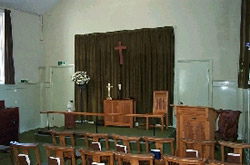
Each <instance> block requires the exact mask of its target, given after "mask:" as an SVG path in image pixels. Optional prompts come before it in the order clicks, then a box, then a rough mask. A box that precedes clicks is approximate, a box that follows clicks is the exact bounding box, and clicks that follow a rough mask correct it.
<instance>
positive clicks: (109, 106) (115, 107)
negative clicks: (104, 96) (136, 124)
mask: <svg viewBox="0 0 250 165" xmlns="http://www.w3.org/2000/svg"><path fill="white" fill-rule="evenodd" d="M134 106H135V102H134V100H132V99H124V100H104V101H103V112H104V114H106V116H105V117H104V125H105V126H107V125H115V126H129V127H130V128H133V117H125V116H123V114H133V113H134ZM108 114H110V116H109V115H108Z"/></svg>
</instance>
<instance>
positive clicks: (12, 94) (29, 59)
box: [0, 7, 43, 132]
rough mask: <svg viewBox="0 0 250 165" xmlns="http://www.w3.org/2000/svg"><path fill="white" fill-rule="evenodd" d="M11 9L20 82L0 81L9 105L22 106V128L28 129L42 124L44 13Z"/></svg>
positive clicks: (0, 97)
mask: <svg viewBox="0 0 250 165" xmlns="http://www.w3.org/2000/svg"><path fill="white" fill-rule="evenodd" d="M2 8H4V7H2ZM10 10H11V18H12V31H13V56H14V65H15V80H16V83H17V84H16V85H0V100H5V102H6V106H7V107H10V106H13V107H19V116H20V132H24V131H27V130H30V129H34V128H37V127H40V85H39V84H38V83H36V82H39V73H38V67H39V66H41V65H43V61H42V60H43V58H42V56H43V44H42V42H41V41H40V35H41V26H40V17H39V16H37V15H33V14H29V13H24V12H21V11H17V10H14V9H10ZM21 79H28V80H29V82H31V83H32V84H20V83H19V82H20V80H21ZM34 82H35V83H34Z"/></svg>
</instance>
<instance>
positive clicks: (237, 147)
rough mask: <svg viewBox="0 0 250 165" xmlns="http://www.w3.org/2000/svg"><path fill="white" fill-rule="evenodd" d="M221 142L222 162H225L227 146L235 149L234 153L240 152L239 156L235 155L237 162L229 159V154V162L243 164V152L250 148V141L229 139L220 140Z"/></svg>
mask: <svg viewBox="0 0 250 165" xmlns="http://www.w3.org/2000/svg"><path fill="white" fill-rule="evenodd" d="M219 144H220V146H221V160H222V162H225V147H228V148H231V149H233V150H234V151H233V153H237V154H239V157H238V158H237V157H235V158H233V159H234V160H233V161H236V162H232V161H229V160H228V159H229V156H227V162H228V163H238V164H242V154H243V152H242V151H243V149H247V148H250V144H249V143H236V142H229V141H222V140H220V141H219Z"/></svg>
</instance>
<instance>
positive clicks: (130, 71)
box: [75, 27, 174, 123]
mask: <svg viewBox="0 0 250 165" xmlns="http://www.w3.org/2000/svg"><path fill="white" fill-rule="evenodd" d="M119 41H121V42H122V45H124V46H126V47H127V49H126V50H123V52H122V53H123V65H120V63H119V52H118V51H116V50H114V48H115V47H116V46H117V45H118V42H119ZM75 71H87V74H88V75H89V76H90V78H91V80H90V81H89V84H88V86H87V87H86V88H85V89H84V91H83V99H82V102H83V110H84V111H85V112H86V111H87V112H103V99H105V98H106V97H107V88H106V86H107V84H108V83H111V85H113V88H112V89H111V97H112V98H114V99H115V98H117V97H118V84H119V83H121V84H122V97H123V98H133V99H134V100H135V101H136V113H149V112H152V105H153V91H154V90H168V91H169V103H170V104H171V103H173V93H174V91H173V89H174V29H173V27H159V28H152V29H149V28H148V29H137V30H126V31H117V32H108V33H95V34H86V35H76V36H75ZM75 99H76V109H77V110H78V111H79V109H80V107H79V106H80V100H79V99H80V90H79V89H78V87H77V86H76V87H75ZM171 116H172V110H171V109H169V121H170V123H171V122H172V117H171Z"/></svg>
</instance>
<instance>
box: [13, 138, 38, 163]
mask: <svg viewBox="0 0 250 165" xmlns="http://www.w3.org/2000/svg"><path fill="white" fill-rule="evenodd" d="M10 144H11V147H12V149H13V152H14V156H15V160H16V164H17V165H26V164H27V162H26V160H25V159H23V157H22V156H20V154H25V155H26V156H27V157H28V158H29V159H30V155H31V154H32V151H33V152H34V153H35V158H36V160H35V162H32V160H31V159H30V161H31V164H36V165H41V159H40V154H39V149H38V144H36V143H19V142H13V141H12V142H10Z"/></svg>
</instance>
